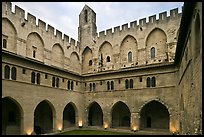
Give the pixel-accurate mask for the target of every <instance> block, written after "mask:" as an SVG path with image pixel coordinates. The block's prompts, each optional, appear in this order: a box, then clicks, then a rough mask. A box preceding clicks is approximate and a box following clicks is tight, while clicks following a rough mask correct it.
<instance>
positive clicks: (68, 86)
mask: <svg viewBox="0 0 204 137" xmlns="http://www.w3.org/2000/svg"><path fill="white" fill-rule="evenodd" d="M67 88H68V90H70V81H69V80H68V82H67Z"/></svg>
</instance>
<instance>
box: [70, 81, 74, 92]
mask: <svg viewBox="0 0 204 137" xmlns="http://www.w3.org/2000/svg"><path fill="white" fill-rule="evenodd" d="M71 90H74V82H73V81H72V82H71Z"/></svg>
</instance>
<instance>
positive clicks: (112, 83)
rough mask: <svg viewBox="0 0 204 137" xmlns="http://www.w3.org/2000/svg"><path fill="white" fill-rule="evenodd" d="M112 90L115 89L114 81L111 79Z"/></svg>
mask: <svg viewBox="0 0 204 137" xmlns="http://www.w3.org/2000/svg"><path fill="white" fill-rule="evenodd" d="M111 90H114V82H113V81H111Z"/></svg>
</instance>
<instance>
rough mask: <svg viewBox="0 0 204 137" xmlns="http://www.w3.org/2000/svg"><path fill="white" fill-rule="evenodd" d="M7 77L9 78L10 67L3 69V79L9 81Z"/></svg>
mask: <svg viewBox="0 0 204 137" xmlns="http://www.w3.org/2000/svg"><path fill="white" fill-rule="evenodd" d="M9 77H10V67H9V66H8V65H6V66H5V67H4V78H5V79H9Z"/></svg>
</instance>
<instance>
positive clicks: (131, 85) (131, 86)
mask: <svg viewBox="0 0 204 137" xmlns="http://www.w3.org/2000/svg"><path fill="white" fill-rule="evenodd" d="M130 88H133V79H130Z"/></svg>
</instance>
